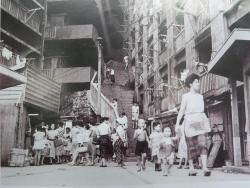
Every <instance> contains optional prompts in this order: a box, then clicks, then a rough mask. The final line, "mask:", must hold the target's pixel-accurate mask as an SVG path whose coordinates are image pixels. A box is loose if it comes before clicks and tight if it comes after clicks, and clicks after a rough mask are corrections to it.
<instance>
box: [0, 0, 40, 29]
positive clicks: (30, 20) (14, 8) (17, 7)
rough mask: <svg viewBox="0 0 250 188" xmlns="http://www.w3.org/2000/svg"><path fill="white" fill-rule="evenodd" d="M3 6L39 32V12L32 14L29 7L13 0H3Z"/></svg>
mask: <svg viewBox="0 0 250 188" xmlns="http://www.w3.org/2000/svg"><path fill="white" fill-rule="evenodd" d="M1 8H2V9H4V10H5V11H7V12H9V13H10V14H11V15H12V16H14V17H15V18H17V19H19V20H21V21H22V22H23V23H25V24H27V25H29V26H30V27H31V28H33V29H34V30H35V31H38V32H39V29H40V23H41V22H40V18H39V15H38V14H37V13H34V14H33V15H31V16H30V14H31V13H29V10H28V9H26V8H24V6H23V5H21V4H18V3H17V2H16V1H13V0H1Z"/></svg>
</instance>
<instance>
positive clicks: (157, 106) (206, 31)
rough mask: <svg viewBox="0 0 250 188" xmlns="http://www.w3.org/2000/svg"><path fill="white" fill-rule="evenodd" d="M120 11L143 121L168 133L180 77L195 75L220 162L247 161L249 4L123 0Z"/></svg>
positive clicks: (178, 99) (177, 102) (237, 163)
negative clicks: (217, 143) (216, 136)
mask: <svg viewBox="0 0 250 188" xmlns="http://www.w3.org/2000/svg"><path fill="white" fill-rule="evenodd" d="M124 12H125V15H124V17H125V21H124V22H125V31H126V32H125V33H126V34H127V35H125V37H126V38H125V42H124V48H125V49H126V50H127V53H128V55H129V57H130V61H131V64H132V65H134V67H135V75H136V76H135V91H136V96H137V101H138V102H139V104H140V108H141V115H143V116H144V117H145V118H146V119H147V120H148V123H149V125H151V122H152V121H159V122H161V123H162V125H163V126H170V127H171V128H172V129H173V130H174V125H175V121H176V117H177V113H178V108H179V106H180V103H181V96H182V94H183V93H185V92H187V88H186V87H185V86H184V82H183V79H182V76H183V75H184V74H185V73H184V72H185V70H186V69H188V70H189V72H196V73H198V74H200V76H201V80H200V82H201V93H202V94H203V96H204V99H205V103H206V110H207V111H208V115H209V119H210V123H211V126H212V127H213V128H215V129H217V131H214V133H220V135H221V138H222V139H221V141H222V143H223V145H224V154H223V155H222V156H223V160H224V162H225V161H231V162H232V163H233V164H234V165H235V166H241V165H244V164H249V158H250V157H249V156H250V155H249V152H250V149H249V147H250V143H249V134H250V132H249V126H250V123H249V116H250V114H249V61H248V60H247V59H248V58H247V57H248V56H247V50H248V51H249V27H250V25H249V21H250V19H249V15H250V14H249V13H250V1H249V0H242V1H240V0H239V1H237V0H235V1H234V0H222V1H216V0H198V1H197V0H154V1H151V0H129V1H127V2H126V3H125V4H124ZM237 37H238V38H237ZM248 53H249V52H248ZM208 71H209V72H208ZM183 73H184V74H183ZM236 81H237V82H236ZM150 128H152V127H150V126H149V129H150Z"/></svg>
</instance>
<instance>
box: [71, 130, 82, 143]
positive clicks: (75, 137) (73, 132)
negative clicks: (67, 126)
mask: <svg viewBox="0 0 250 188" xmlns="http://www.w3.org/2000/svg"><path fill="white" fill-rule="evenodd" d="M79 134H80V129H79V127H73V128H72V130H71V135H72V143H78V135H79Z"/></svg>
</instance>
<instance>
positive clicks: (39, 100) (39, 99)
mask: <svg viewBox="0 0 250 188" xmlns="http://www.w3.org/2000/svg"><path fill="white" fill-rule="evenodd" d="M26 75H27V84H26V88H25V97H24V101H25V103H27V104H29V105H32V106H36V107H39V108H41V109H44V110H47V111H51V112H55V113H58V112H59V105H60V93H61V86H60V84H58V83H56V82H54V81H53V80H51V79H49V78H48V77H46V76H44V75H42V74H41V73H40V72H38V71H37V70H35V69H34V68H32V67H31V66H27V69H26Z"/></svg>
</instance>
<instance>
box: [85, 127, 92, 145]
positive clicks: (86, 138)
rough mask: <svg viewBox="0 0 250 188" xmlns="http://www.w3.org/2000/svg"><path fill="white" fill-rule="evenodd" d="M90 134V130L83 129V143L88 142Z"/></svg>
mask: <svg viewBox="0 0 250 188" xmlns="http://www.w3.org/2000/svg"><path fill="white" fill-rule="evenodd" d="M90 134H91V130H87V129H83V142H84V143H86V142H87V143H88V142H90Z"/></svg>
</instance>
